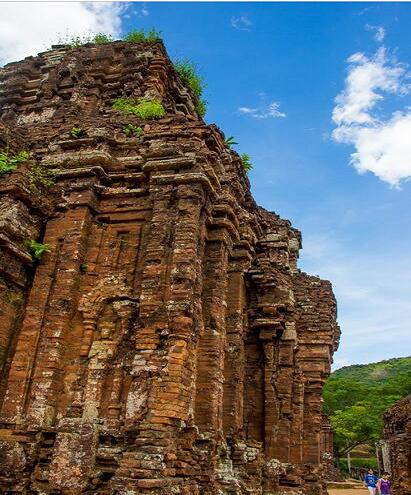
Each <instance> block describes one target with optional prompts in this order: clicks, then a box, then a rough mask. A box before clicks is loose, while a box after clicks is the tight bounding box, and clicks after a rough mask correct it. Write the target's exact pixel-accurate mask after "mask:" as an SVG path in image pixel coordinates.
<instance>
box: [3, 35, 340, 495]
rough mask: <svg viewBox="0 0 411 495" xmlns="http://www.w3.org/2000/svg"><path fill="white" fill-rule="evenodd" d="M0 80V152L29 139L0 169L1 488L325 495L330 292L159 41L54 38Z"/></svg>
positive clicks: (332, 340) (332, 333)
mask: <svg viewBox="0 0 411 495" xmlns="http://www.w3.org/2000/svg"><path fill="white" fill-rule="evenodd" d="M0 81H1V84H2V92H1V95H0V111H1V114H0V120H1V122H2V126H1V127H0V135H1V139H2V142H3V145H4V146H6V145H7V146H8V147H9V148H10V149H15V150H19V149H27V150H29V151H30V160H29V161H27V162H26V163H25V164H24V165H22V166H21V167H19V168H18V169H17V170H16V171H15V172H13V173H11V174H6V175H4V176H3V177H1V178H0V226H1V229H0V277H1V278H0V308H1V309H0V322H1V324H0V359H1V363H0V364H1V367H2V381H1V384H0V405H1V408H0V410H1V413H0V444H1V449H0V452H1V453H0V466H1V469H0V491H2V493H13V494H14V493H22V494H40V493H41V494H62V495H65V494H67V495H68V494H80V493H88V494H91V493H93V494H126V493H127V494H130V493H147V494H167V495H168V494H170V493H181V494H194V495H195V494H200V493H201V494H218V493H220V494H225V493H227V494H228V493H230V494H242V493H249V494H263V493H264V494H269V493H294V492H295V493H297V492H298V493H301V491H302V492H304V493H309V494H321V493H324V492H323V489H324V486H323V482H322V480H321V476H320V473H321V418H322V407H321V402H322V387H323V384H324V381H325V379H326V378H327V377H328V375H329V372H330V363H331V357H332V353H333V351H334V350H335V348H336V345H337V344H338V338H339V330H338V327H337V325H336V305H335V300H334V297H333V294H332V290H331V286H330V284H329V283H328V282H326V281H323V280H320V279H319V278H317V277H311V276H308V275H306V274H304V273H302V272H300V271H299V270H298V268H297V258H298V251H299V249H300V247H301V240H300V234H299V232H298V231H297V230H295V229H294V228H292V227H291V225H290V223H289V222H288V221H286V220H282V219H280V218H279V217H278V216H277V215H275V214H274V213H269V212H267V211H265V210H263V209H262V208H260V207H258V206H257V205H256V203H255V202H254V200H253V198H252V197H251V194H250V188H249V182H248V179H247V176H246V175H245V173H244V171H243V168H242V165H241V160H240V158H239V156H238V155H237V154H236V153H235V152H233V151H231V150H230V149H229V148H228V147H227V146H226V145H225V144H224V136H223V135H222V133H221V132H220V131H219V130H218V129H217V128H216V127H215V126H213V125H205V124H204V122H203V121H202V120H201V119H200V118H199V116H198V115H197V113H196V110H195V104H194V96H193V95H192V94H191V92H190V91H189V90H188V89H187V88H185V87H184V86H183V84H182V83H181V80H180V79H179V77H178V75H177V74H176V73H175V72H174V70H173V68H172V65H171V63H170V61H169V59H168V57H167V54H166V52H165V49H164V47H163V45H162V43H161V42H157V43H139V44H131V43H125V42H114V43H111V44H108V45H102V46H85V47H81V48H77V49H71V48H69V47H66V46H61V47H55V48H54V49H53V50H52V51H49V52H46V53H44V54H40V55H39V56H37V57H29V58H27V59H25V60H23V61H22V62H17V63H14V64H9V65H7V66H6V67H5V68H3V69H0ZM119 96H133V97H139V96H144V97H148V98H158V99H160V100H161V101H162V103H163V105H164V107H165V109H166V115H165V117H164V118H161V119H160V120H158V121H142V120H140V119H139V118H137V117H136V116H124V115H121V114H119V113H117V112H115V111H114V110H113V109H112V108H111V101H112V99H113V98H116V97H119ZM130 123H131V124H134V125H138V126H141V127H142V128H143V130H144V133H143V135H142V136H140V137H135V136H127V135H126V134H125V133H124V131H123V129H124V127H125V126H126V125H127V124H130ZM73 127H77V128H81V129H82V130H83V133H82V135H81V136H80V137H77V138H76V137H73V136H72V135H71V134H70V130H71V129H72V128H73ZM35 167H40V169H41V170H50V171H53V174H54V176H55V184H54V186H52V187H51V188H41V187H39V188H36V187H34V188H33V185H32V180H31V179H32V177H33V170H34V169H35ZM28 239H36V240H40V241H41V242H42V243H45V244H48V245H49V247H50V252H48V253H46V254H45V255H44V256H43V257H42V259H41V261H40V263H38V264H33V263H32V260H31V257H30V254H29V252H28V251H27V247H26V242H25V241H27V240H28Z"/></svg>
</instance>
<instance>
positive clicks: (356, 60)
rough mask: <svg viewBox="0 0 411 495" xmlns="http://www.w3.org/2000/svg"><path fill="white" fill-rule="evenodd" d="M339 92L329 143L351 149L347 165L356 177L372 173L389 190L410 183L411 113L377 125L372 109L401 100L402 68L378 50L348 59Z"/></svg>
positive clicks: (404, 75) (404, 74) (398, 114)
mask: <svg viewBox="0 0 411 495" xmlns="http://www.w3.org/2000/svg"><path fill="white" fill-rule="evenodd" d="M348 64H349V66H348V76H347V78H346V81H345V88H344V90H343V91H342V92H341V93H340V94H339V95H338V96H337V97H336V99H335V102H336V106H335V107H334V110H333V113H332V119H333V121H334V123H335V124H336V128H335V129H334V130H333V133H332V137H333V139H334V140H335V141H337V142H340V143H347V144H352V145H354V146H355V148H356V151H355V152H354V153H352V154H351V160H350V161H351V164H352V165H353V166H354V167H355V168H356V169H357V171H358V172H359V173H365V172H367V171H369V172H372V173H374V174H375V175H376V176H377V177H379V178H380V179H381V180H383V181H385V182H388V183H389V184H390V185H392V186H398V185H399V184H400V182H401V181H402V180H407V179H408V178H410V177H411V140H410V139H409V137H408V138H407V136H410V135H411V108H405V109H403V110H402V111H397V112H394V113H393V114H392V116H391V117H390V118H387V119H381V118H379V117H378V114H377V113H376V106H377V103H381V102H382V101H383V100H384V97H385V96H386V95H387V94H392V95H405V94H407V93H408V92H409V90H410V85H409V84H408V83H407V82H406V81H407V78H408V77H409V75H408V73H407V67H406V66H405V65H404V64H401V63H399V62H397V61H396V60H394V59H393V58H392V57H389V56H388V55H387V52H386V50H385V49H384V48H380V49H379V50H377V52H376V54H375V55H374V56H373V57H371V58H368V57H366V56H365V55H364V54H363V53H355V54H354V55H352V56H351V57H350V58H349V59H348Z"/></svg>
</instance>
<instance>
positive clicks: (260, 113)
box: [238, 101, 286, 119]
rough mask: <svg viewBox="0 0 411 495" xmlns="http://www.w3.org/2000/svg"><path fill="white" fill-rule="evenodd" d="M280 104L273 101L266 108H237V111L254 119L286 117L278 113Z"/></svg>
mask: <svg viewBox="0 0 411 495" xmlns="http://www.w3.org/2000/svg"><path fill="white" fill-rule="evenodd" d="M279 107H280V104H279V103H278V102H276V101H273V102H272V103H270V104H269V105H268V106H264V107H257V108H250V107H239V108H238V111H239V112H241V113H244V114H246V115H250V116H251V117H254V118H255V119H266V118H268V117H273V118H276V117H286V114H285V113H283V112H280V110H279Z"/></svg>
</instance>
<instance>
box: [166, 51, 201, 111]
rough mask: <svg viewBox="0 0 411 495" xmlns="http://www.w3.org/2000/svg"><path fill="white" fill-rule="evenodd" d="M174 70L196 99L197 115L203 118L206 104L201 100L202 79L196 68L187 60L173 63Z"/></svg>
mask: <svg viewBox="0 0 411 495" xmlns="http://www.w3.org/2000/svg"><path fill="white" fill-rule="evenodd" d="M173 65H174V69H175V70H176V72H177V73H178V75H179V76H180V79H181V81H182V82H183V84H184V85H185V86H187V87H189V88H190V89H191V91H192V92H193V93H194V95H195V97H196V110H197V113H198V114H199V115H200V116H201V117H204V115H205V113H206V111H207V102H206V101H205V100H204V98H202V94H203V91H204V79H203V77H202V76H201V75H200V74H199V73H198V69H197V66H196V65H195V64H194V63H193V62H191V61H190V60H188V59H184V60H177V61H176V62H174V64H173Z"/></svg>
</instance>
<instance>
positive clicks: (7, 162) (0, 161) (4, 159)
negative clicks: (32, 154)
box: [0, 150, 29, 177]
mask: <svg viewBox="0 0 411 495" xmlns="http://www.w3.org/2000/svg"><path fill="white" fill-rule="evenodd" d="M28 158H29V153H28V151H24V150H23V151H19V152H18V153H14V154H13V153H10V152H9V151H7V150H4V151H0V177H1V176H2V175H4V174H7V173H9V172H13V170H16V168H17V167H18V166H19V165H20V164H21V163H22V162H24V161H26V160H27V159H28Z"/></svg>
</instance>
